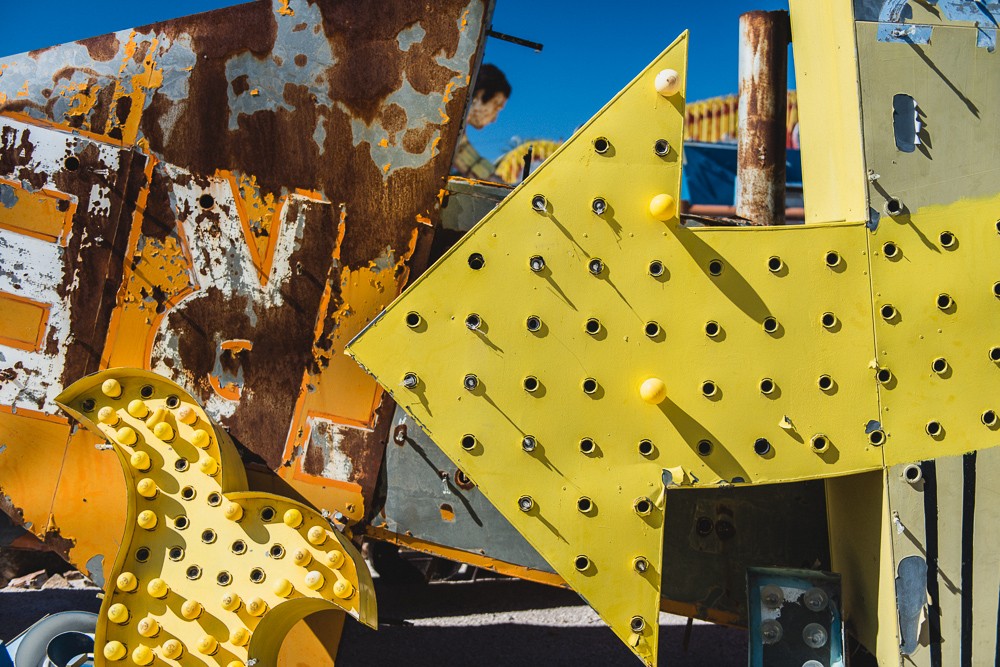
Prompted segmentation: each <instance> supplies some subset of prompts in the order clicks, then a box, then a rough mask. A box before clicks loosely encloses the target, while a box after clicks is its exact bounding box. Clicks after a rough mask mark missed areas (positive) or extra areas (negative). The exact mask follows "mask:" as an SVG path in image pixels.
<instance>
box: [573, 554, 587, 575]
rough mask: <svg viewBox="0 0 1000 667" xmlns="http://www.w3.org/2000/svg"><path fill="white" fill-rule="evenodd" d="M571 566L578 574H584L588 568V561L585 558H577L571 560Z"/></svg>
mask: <svg viewBox="0 0 1000 667" xmlns="http://www.w3.org/2000/svg"><path fill="white" fill-rule="evenodd" d="M573 565H574V566H575V567H576V569H577V570H579V571H580V572H585V571H586V570H588V569H589V568H590V559H589V558H587V557H586V556H577V557H576V559H574V560H573Z"/></svg>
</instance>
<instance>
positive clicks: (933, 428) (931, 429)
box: [924, 420, 943, 438]
mask: <svg viewBox="0 0 1000 667" xmlns="http://www.w3.org/2000/svg"><path fill="white" fill-rule="evenodd" d="M942 430H943V429H942V427H941V422H938V421H933V420H932V421H929V422H927V424H926V425H925V426H924V431H926V432H927V435H929V436H931V437H932V438H935V437H937V436H939V435H941V432H942Z"/></svg>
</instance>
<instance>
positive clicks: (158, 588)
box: [146, 577, 170, 600]
mask: <svg viewBox="0 0 1000 667" xmlns="http://www.w3.org/2000/svg"><path fill="white" fill-rule="evenodd" d="M146 592H147V593H149V595H150V596H151V597H154V598H156V599H158V600H162V599H163V598H165V597H167V595H169V594H170V586H168V585H167V582H165V581H164V580H163V579H160V578H159V577H157V578H155V579H150V580H149V583H148V584H146Z"/></svg>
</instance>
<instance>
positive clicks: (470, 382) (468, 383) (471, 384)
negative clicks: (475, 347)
mask: <svg viewBox="0 0 1000 667" xmlns="http://www.w3.org/2000/svg"><path fill="white" fill-rule="evenodd" d="M462 386H463V387H465V388H466V389H468V390H469V391H474V390H475V389H476V387H478V386H479V378H477V377H476V376H475V375H473V374H472V373H469V374H468V375H466V376H465V378H464V379H463V380H462Z"/></svg>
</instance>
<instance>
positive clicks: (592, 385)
mask: <svg viewBox="0 0 1000 667" xmlns="http://www.w3.org/2000/svg"><path fill="white" fill-rule="evenodd" d="M595 391H597V380H595V379H594V378H587V379H586V380H584V381H583V393H585V394H593V393H594V392H595Z"/></svg>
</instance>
